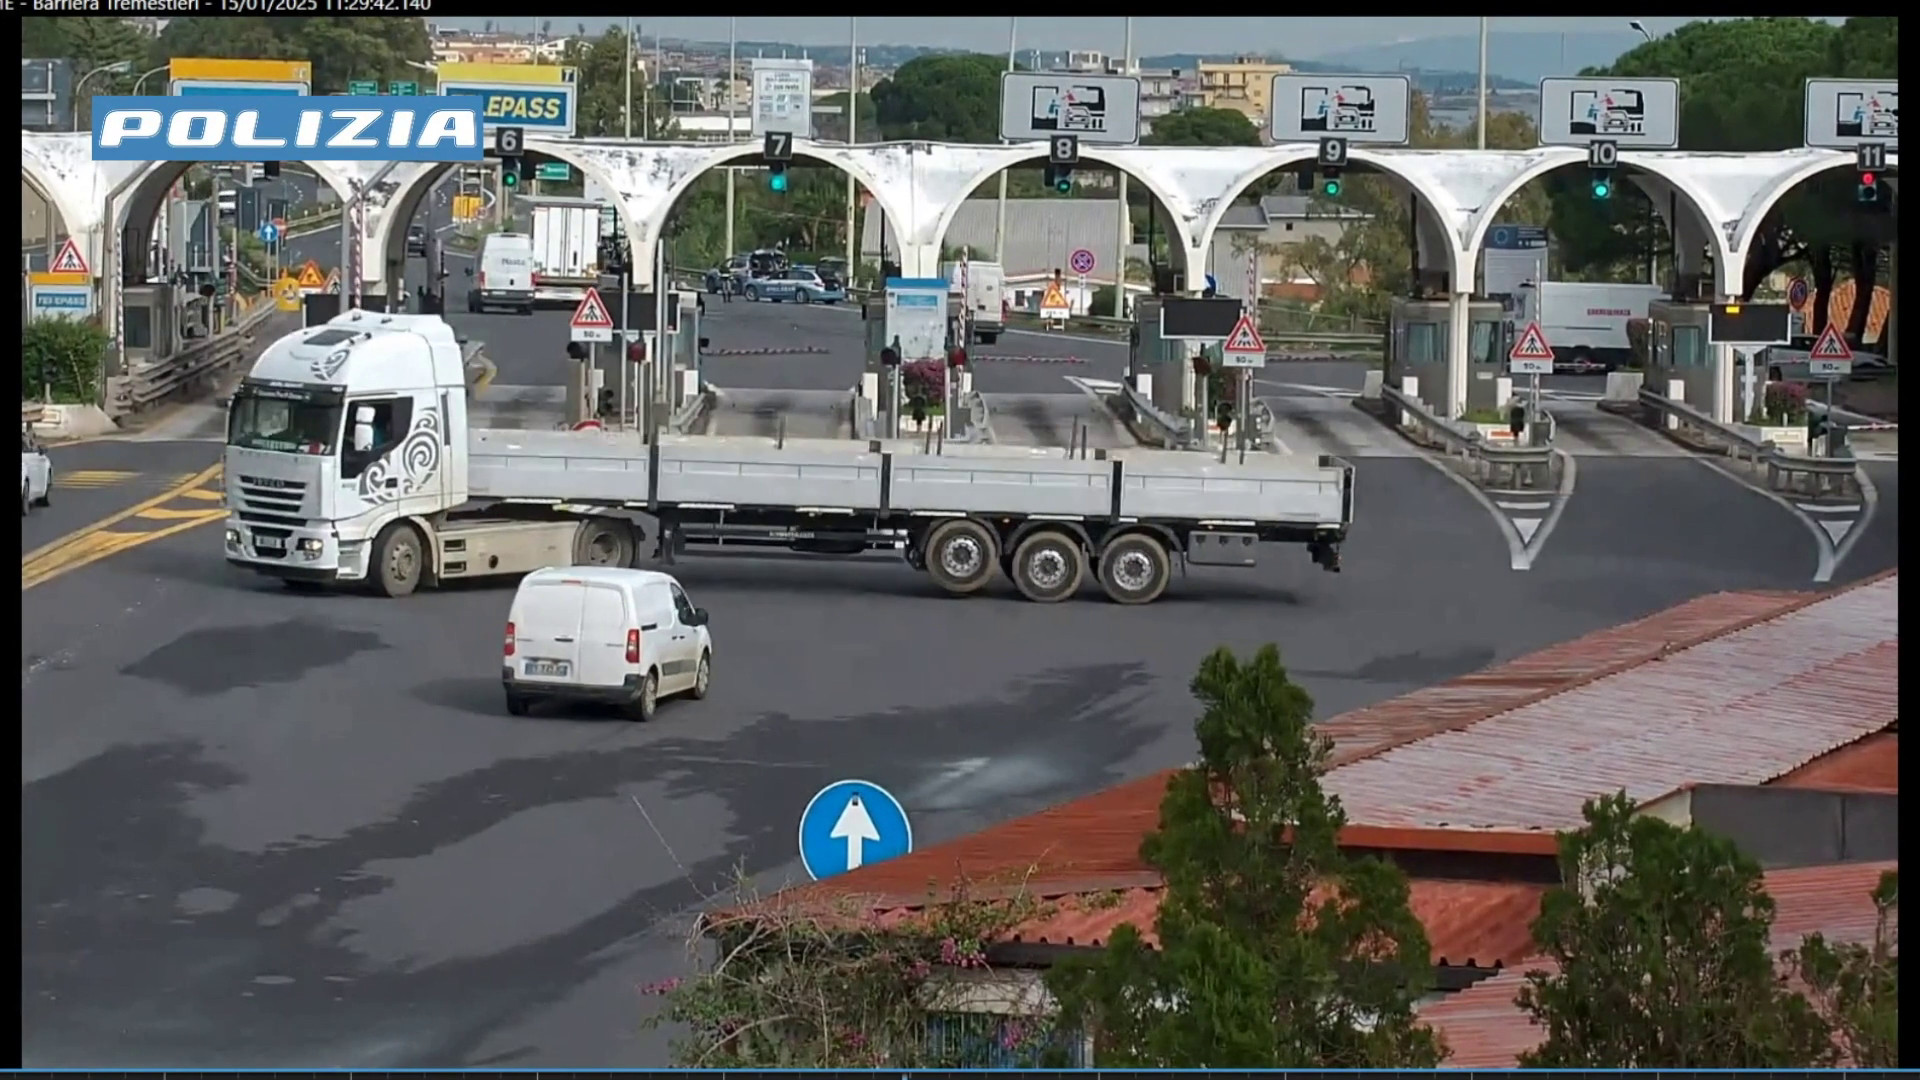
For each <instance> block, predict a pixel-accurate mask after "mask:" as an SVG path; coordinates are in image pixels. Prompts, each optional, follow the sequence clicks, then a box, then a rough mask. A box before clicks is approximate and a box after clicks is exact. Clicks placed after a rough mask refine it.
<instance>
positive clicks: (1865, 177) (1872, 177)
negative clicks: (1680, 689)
mask: <svg viewBox="0 0 1920 1080" xmlns="http://www.w3.org/2000/svg"><path fill="white" fill-rule="evenodd" d="M1879 179H1880V177H1879V176H1877V175H1876V174H1874V173H1870V172H1863V173H1861V174H1860V185H1861V186H1862V187H1872V186H1873V185H1874V184H1875V183H1877V182H1879Z"/></svg>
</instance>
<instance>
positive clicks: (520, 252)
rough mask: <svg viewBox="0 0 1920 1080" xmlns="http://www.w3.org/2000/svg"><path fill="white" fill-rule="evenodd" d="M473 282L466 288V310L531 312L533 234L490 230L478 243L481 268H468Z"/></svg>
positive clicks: (468, 274) (477, 311)
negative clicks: (506, 309) (492, 231)
mask: <svg viewBox="0 0 1920 1080" xmlns="http://www.w3.org/2000/svg"><path fill="white" fill-rule="evenodd" d="M467 276H468V277H471V278H473V285H472V287H471V288H469V289H468V290H467V310H468V311H471V312H474V313H476V314H477V313H479V312H482V311H485V310H487V309H488V308H512V309H514V310H515V311H518V312H519V313H520V314H522V315H531V314H533V237H531V236H528V235H527V234H526V233H510V232H502V233H489V234H488V235H487V238H486V239H484V240H482V241H481V242H480V269H479V272H478V273H476V272H475V271H474V268H473V267H471V266H469V267H467Z"/></svg>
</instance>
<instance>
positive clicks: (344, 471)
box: [224, 310, 467, 582]
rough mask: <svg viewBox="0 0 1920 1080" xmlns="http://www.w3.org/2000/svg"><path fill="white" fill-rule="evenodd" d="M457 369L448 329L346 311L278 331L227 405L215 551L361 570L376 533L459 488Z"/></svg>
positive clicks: (352, 573) (463, 476)
mask: <svg viewBox="0 0 1920 1080" xmlns="http://www.w3.org/2000/svg"><path fill="white" fill-rule="evenodd" d="M466 409H467V400H466V379H465V374H464V369H463V367H462V363H461V348H460V343H459V341H458V340H457V339H456V338H455V336H454V332H453V328H452V327H450V326H448V325H447V324H446V323H445V322H443V321H441V320H440V319H439V318H438V317H436V316H431V315H388V314H381V313H378V312H368V311H360V310H354V311H349V312H347V313H345V314H343V315H340V316H338V317H336V318H334V319H331V320H329V321H328V322H326V323H324V324H321V325H319V326H311V327H307V328H305V329H303V330H299V331H296V332H294V333H292V334H289V335H288V336H286V337H284V338H282V339H280V340H279V341H277V342H275V343H274V344H272V345H271V346H269V347H268V348H267V350H266V351H265V352H264V353H263V354H262V355H261V357H260V359H259V360H258V361H257V362H256V363H255V364H254V367H253V370H252V371H251V372H250V373H249V374H248V375H247V377H246V379H245V380H244V381H242V382H241V384H240V387H239V389H238V390H237V391H235V393H234V395H233V401H232V404H231V405H230V406H229V408H228V414H227V446H226V452H225V458H224V461H225V480H224V484H225V488H226V496H227V507H228V511H227V530H226V556H227V561H228V562H229V563H232V564H234V565H237V566H241V567H245V568H247V569H250V570H255V571H259V572H261V573H266V574H270V575H272V576H276V577H281V578H284V579H287V580H290V581H315V582H324V581H334V580H346V581H354V580H360V579H363V578H365V577H367V576H368V574H369V572H370V569H371V566H372V555H371V552H372V550H373V548H374V542H375V540H376V538H378V537H379V536H380V535H381V533H382V531H383V530H385V529H387V528H389V527H390V526H392V525H393V524H394V523H396V522H399V521H401V520H402V519H405V518H407V517H409V516H414V515H432V514H436V513H438V512H440V511H442V510H444V509H445V508H448V507H452V506H458V505H460V504H461V503H463V502H465V501H466V499H467V490H466V488H467V468H466V465H467V462H466V454H467V445H466V440H465V438H464V437H463V436H461V435H460V434H459V433H463V432H464V431H465V429H466Z"/></svg>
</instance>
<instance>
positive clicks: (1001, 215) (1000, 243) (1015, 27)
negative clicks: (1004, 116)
mask: <svg viewBox="0 0 1920 1080" xmlns="http://www.w3.org/2000/svg"><path fill="white" fill-rule="evenodd" d="M1019 33H1020V17H1019V16H1017V15H1009V16H1007V70H1008V71H1012V70H1013V53H1014V48H1015V45H1014V42H1015V40H1016V39H1017V38H1018V36H1019ZM1000 141H1001V142H1002V143H1004V142H1006V140H1005V139H1002V140H1000ZM996 213H997V214H998V216H997V217H996V218H995V219H994V226H993V259H994V261H995V262H997V263H999V264H1000V265H1001V266H1002V267H1003V268H1004V267H1005V266H1006V265H1007V170H1005V169H1001V170H1000V200H999V203H998V210H997V211H996ZM881 242H882V243H885V242H886V238H885V237H882V238H881Z"/></svg>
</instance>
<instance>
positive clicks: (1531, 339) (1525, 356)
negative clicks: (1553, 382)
mask: <svg viewBox="0 0 1920 1080" xmlns="http://www.w3.org/2000/svg"><path fill="white" fill-rule="evenodd" d="M1507 359H1509V360H1551V359H1553V346H1551V345H1549V344H1547V335H1546V334H1544V333H1542V332H1541V330H1540V324H1539V323H1537V322H1530V323H1528V324H1527V328H1526V329H1525V330H1522V331H1521V332H1520V337H1519V339H1518V340H1516V341H1515V342H1514V343H1513V349H1512V350H1511V351H1510V352H1508V353H1507Z"/></svg>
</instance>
